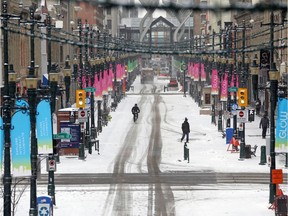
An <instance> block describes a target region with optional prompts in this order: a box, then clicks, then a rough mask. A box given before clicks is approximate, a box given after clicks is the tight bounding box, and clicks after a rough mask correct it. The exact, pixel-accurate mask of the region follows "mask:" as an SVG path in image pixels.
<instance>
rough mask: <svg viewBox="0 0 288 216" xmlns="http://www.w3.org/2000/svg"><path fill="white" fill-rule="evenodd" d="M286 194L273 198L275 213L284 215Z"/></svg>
mask: <svg viewBox="0 0 288 216" xmlns="http://www.w3.org/2000/svg"><path fill="white" fill-rule="evenodd" d="M287 209H288V196H287V195H283V196H278V197H276V198H275V215H276V216H286V215H287V213H288V211H287Z"/></svg>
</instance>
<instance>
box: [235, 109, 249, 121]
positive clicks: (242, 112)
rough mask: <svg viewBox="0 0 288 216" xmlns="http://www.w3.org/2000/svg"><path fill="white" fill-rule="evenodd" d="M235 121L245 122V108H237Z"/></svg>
mask: <svg viewBox="0 0 288 216" xmlns="http://www.w3.org/2000/svg"><path fill="white" fill-rule="evenodd" d="M237 122H239V123H245V122H247V110H237Z"/></svg>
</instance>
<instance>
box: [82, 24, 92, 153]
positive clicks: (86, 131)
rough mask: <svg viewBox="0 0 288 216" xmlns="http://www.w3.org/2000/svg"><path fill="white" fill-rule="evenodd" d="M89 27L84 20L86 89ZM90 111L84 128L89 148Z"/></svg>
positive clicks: (87, 97) (88, 74)
mask: <svg viewBox="0 0 288 216" xmlns="http://www.w3.org/2000/svg"><path fill="white" fill-rule="evenodd" d="M88 36H89V25H88V23H87V20H85V76H86V87H88V86H89V77H90V76H91V73H90V66H89V49H88V42H89V40H88V39H89V37H88ZM89 95H90V93H89V92H86V99H88V100H89ZM90 113H91V109H88V119H87V122H86V127H85V145H84V146H85V147H86V148H88V147H89V143H90V116H91V114H90Z"/></svg>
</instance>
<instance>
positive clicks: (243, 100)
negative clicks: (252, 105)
mask: <svg viewBox="0 0 288 216" xmlns="http://www.w3.org/2000/svg"><path fill="white" fill-rule="evenodd" d="M237 96H238V106H241V107H245V106H247V105H248V92H247V88H238V95H237Z"/></svg>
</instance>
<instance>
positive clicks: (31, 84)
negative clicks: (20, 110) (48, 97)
mask: <svg viewBox="0 0 288 216" xmlns="http://www.w3.org/2000/svg"><path fill="white" fill-rule="evenodd" d="M31 63H32V61H31ZM32 65H33V66H30V67H29V75H28V77H27V78H26V86H27V89H28V90H27V93H28V104H29V110H30V122H31V167H32V170H31V174H32V175H31V180H30V210H29V215H30V216H36V215H37V183H36V180H37V158H38V157H37V152H38V150H37V139H36V105H37V104H36V97H37V92H36V89H37V78H36V77H35V75H34V69H35V68H34V64H32Z"/></svg>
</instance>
